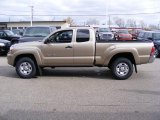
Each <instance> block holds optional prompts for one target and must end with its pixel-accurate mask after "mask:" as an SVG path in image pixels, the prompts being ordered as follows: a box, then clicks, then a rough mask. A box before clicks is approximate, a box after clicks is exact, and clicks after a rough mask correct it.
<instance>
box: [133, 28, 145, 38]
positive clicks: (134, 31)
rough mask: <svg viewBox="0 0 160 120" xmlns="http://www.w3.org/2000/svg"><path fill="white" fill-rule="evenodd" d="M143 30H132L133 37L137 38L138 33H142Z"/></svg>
mask: <svg viewBox="0 0 160 120" xmlns="http://www.w3.org/2000/svg"><path fill="white" fill-rule="evenodd" d="M142 31H143V30H140V29H139V30H132V31H131V35H132V38H133V39H137V37H138V34H139V33H140V32H142Z"/></svg>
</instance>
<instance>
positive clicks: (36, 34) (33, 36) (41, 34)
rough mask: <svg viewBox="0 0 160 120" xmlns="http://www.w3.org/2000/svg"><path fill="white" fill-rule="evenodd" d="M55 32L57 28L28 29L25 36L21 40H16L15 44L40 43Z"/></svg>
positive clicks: (35, 27)
mask: <svg viewBox="0 0 160 120" xmlns="http://www.w3.org/2000/svg"><path fill="white" fill-rule="evenodd" d="M55 30H56V27H51V26H34V27H27V28H26V29H25V30H24V33H23V36H22V37H21V38H20V39H17V40H15V41H14V43H21V42H31V41H40V40H43V38H45V37H46V36H47V35H49V34H50V33H51V32H53V31H55Z"/></svg>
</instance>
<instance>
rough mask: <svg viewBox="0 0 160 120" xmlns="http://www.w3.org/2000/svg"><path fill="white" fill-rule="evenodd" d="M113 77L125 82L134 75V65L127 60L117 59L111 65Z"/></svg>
mask: <svg viewBox="0 0 160 120" xmlns="http://www.w3.org/2000/svg"><path fill="white" fill-rule="evenodd" d="M111 71H112V75H113V77H114V78H115V79H118V80H125V79H127V78H129V77H130V76H131V75H132V73H133V64H132V62H131V61H130V60H129V59H127V58H117V59H116V60H115V61H114V62H113V63H112V65H111Z"/></svg>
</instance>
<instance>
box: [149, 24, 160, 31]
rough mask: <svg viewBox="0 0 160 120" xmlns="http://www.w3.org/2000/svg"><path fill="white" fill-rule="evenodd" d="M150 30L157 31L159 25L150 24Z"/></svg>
mask: <svg viewBox="0 0 160 120" xmlns="http://www.w3.org/2000/svg"><path fill="white" fill-rule="evenodd" d="M149 29H151V30H157V29H158V26H157V25H153V24H150V25H149Z"/></svg>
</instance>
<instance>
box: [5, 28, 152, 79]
mask: <svg viewBox="0 0 160 120" xmlns="http://www.w3.org/2000/svg"><path fill="white" fill-rule="evenodd" d="M95 36H96V35H95V31H94V29H93V28H90V27H78V28H77V27H75V28H66V29H61V30H58V31H55V32H53V33H52V34H50V35H48V36H47V37H46V38H45V39H44V40H43V41H41V42H37V41H35V42H27V43H20V44H15V45H13V46H11V48H10V51H9V53H8V55H7V59H8V63H9V64H10V65H12V66H14V67H15V68H16V72H17V74H18V75H19V76H20V77H21V78H32V77H35V76H36V74H37V72H39V73H42V71H41V68H44V67H61V66H63V67H67V66H68V67H70V66H72V67H73V66H74V67H76V66H78V67H93V66H99V67H108V68H110V69H111V73H112V75H113V77H114V78H116V79H119V80H124V79H127V78H129V77H130V76H131V75H132V73H133V68H135V71H136V72H137V69H136V68H137V67H136V65H140V64H147V63H151V62H153V61H154V59H155V56H154V52H155V48H154V44H153V42H152V41H136V40H135V41H113V42H112V41H100V42H98V41H96V37H95ZM133 66H134V67H133Z"/></svg>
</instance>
